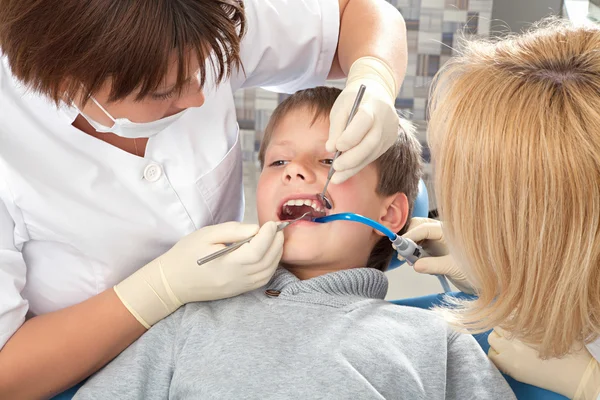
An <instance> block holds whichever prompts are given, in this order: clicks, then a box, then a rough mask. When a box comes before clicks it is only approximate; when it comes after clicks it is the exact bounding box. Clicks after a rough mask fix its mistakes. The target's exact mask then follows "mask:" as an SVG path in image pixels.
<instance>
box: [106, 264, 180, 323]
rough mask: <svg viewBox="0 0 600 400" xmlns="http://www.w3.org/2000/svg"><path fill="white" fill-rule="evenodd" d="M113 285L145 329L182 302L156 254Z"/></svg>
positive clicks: (174, 309)
mask: <svg viewBox="0 0 600 400" xmlns="http://www.w3.org/2000/svg"><path fill="white" fill-rule="evenodd" d="M113 289H114V291H115V293H116V294H117V296H118V297H119V299H120V300H121V302H122V303H123V305H124V306H125V307H126V308H127V310H129V312H130V313H131V315H133V316H134V317H135V319H137V320H138V321H139V323H140V324H142V325H143V326H144V327H145V328H146V329H150V327H151V326H152V325H154V324H156V323H157V322H158V321H160V320H161V319H163V318H165V317H166V316H168V315H170V314H172V313H173V312H175V311H176V310H177V309H178V308H179V307H181V306H182V305H183V304H182V303H181V301H179V299H177V297H176V296H175V295H174V293H173V292H172V290H171V288H170V287H169V285H168V282H167V281H166V279H165V277H164V273H163V271H162V264H161V262H160V258H158V259H156V260H154V261H152V262H150V263H149V264H147V265H146V266H144V267H143V268H140V269H139V270H138V271H136V272H135V273H133V274H132V275H131V276H130V277H128V278H126V279H125V280H124V281H123V282H121V283H119V284H117V285H116V286H115V287H114V288H113Z"/></svg>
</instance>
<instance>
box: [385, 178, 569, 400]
mask: <svg viewBox="0 0 600 400" xmlns="http://www.w3.org/2000/svg"><path fill="white" fill-rule="evenodd" d="M428 214H429V196H428V194H427V188H426V187H425V183H424V182H423V181H421V182H420V183H419V194H418V196H417V199H416V200H415V206H414V211H413V217H422V218H426V217H427V216H428ZM402 264H403V262H401V261H399V260H398V258H397V257H393V258H392V261H391V262H390V265H389V267H388V271H389V270H391V269H395V268H398V267H399V266H401V265H402ZM432 278H433V277H432ZM445 296H452V297H454V298H460V299H467V300H468V299H474V298H475V297H474V296H471V295H468V294H465V293H462V292H453V293H447V294H446V295H444V294H443V293H441V294H432V295H427V296H422V297H413V298H409V299H401V300H392V301H391V303H394V304H398V305H401V306H408V307H418V308H424V309H430V308H433V307H436V306H441V305H445V302H444V297H445ZM490 332H491V331H488V332H484V333H480V334H477V335H473V337H474V338H475V339H476V340H477V343H479V345H480V346H481V348H482V349H483V351H484V352H485V353H486V354H487V352H488V350H489V349H490V345H489V344H488V341H487V338H488V335H489V334H490ZM473 373H474V374H476V373H477V371H473ZM503 376H504V378H505V379H506V381H507V382H508V384H509V385H510V387H511V388H512V390H513V392H515V396H517V399H519V400H567V398H566V397H564V396H562V395H560V394H558V393H554V392H550V391H548V390H545V389H542V388H539V387H536V386H531V385H528V384H526V383H521V382H518V381H516V380H514V379H513V378H511V377H510V376H508V375H503Z"/></svg>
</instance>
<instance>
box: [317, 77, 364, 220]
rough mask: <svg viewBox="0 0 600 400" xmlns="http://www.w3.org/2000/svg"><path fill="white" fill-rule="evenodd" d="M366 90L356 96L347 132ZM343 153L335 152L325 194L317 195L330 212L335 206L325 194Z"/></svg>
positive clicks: (359, 91)
mask: <svg viewBox="0 0 600 400" xmlns="http://www.w3.org/2000/svg"><path fill="white" fill-rule="evenodd" d="M365 89H366V87H365V85H360V88H358V93H357V94H356V100H354V104H353V105H352V109H351V110H350V115H349V116H348V122H346V128H344V130H346V129H347V128H348V125H350V122H352V119H353V118H354V115H356V112H357V111H358V106H360V102H361V101H362V98H363V95H364V94H365ZM341 153H342V152H341V151H339V150H338V151H336V152H335V155H334V156H333V161H332V162H331V167H330V168H329V173H328V174H327V180H326V181H325V187H324V188H323V192H322V193H318V194H317V197H318V198H319V199H320V200H321V201H322V202H323V205H324V206H325V207H326V208H327V209H328V210H331V209H332V208H333V204H332V202H331V200H329V199H328V198H327V196H325V192H326V191H327V186H328V185H329V181H330V180H331V177H332V176H333V174H334V173H335V170H334V169H333V163H334V162H335V160H336V159H337V158H338V157H339V155H340V154H341Z"/></svg>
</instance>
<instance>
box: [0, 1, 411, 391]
mask: <svg viewBox="0 0 600 400" xmlns="http://www.w3.org/2000/svg"><path fill="white" fill-rule="evenodd" d="M0 51H1V53H0V398H3V399H4V398H7V399H8V398H12V399H16V398H18V399H28V398H43V397H49V396H52V395H53V394H55V393H58V392H61V391H62V390H64V389H66V388H68V387H70V386H72V385H74V384H76V383H77V382H79V381H81V380H82V379H84V378H86V377H87V376H89V375H90V374H91V373H93V372H94V371H96V370H98V369H99V368H101V367H102V366H103V365H105V364H106V363H107V362H108V361H110V360H111V359H112V358H114V357H115V356H116V355H117V354H119V353H120V352H121V351H122V350H123V349H125V348H126V347H127V346H129V344H131V343H132V342H133V341H135V340H136V339H137V338H138V337H139V336H140V335H142V334H143V333H144V332H145V330H146V329H148V328H149V327H150V326H152V325H153V324H154V323H156V322H158V321H159V320H161V319H162V318H164V317H166V316H167V315H169V314H170V313H172V312H173V311H175V310H176V309H177V308H178V307H180V306H181V305H183V304H185V303H187V302H192V301H207V300H213V299H219V298H225V297H230V296H235V295H237V294H240V293H243V292H245V291H248V290H252V289H255V288H257V287H260V286H262V285H264V284H265V283H266V282H268V280H269V279H270V277H271V275H272V274H273V272H274V270H275V268H276V266H277V263H278V261H279V258H280V257H281V252H282V242H283V236H282V235H281V234H276V233H275V225H274V223H271V224H266V225H264V226H263V227H262V228H261V229H260V230H259V228H258V226H255V225H246V224H241V223H239V222H228V221H240V220H241V218H242V212H243V192H242V190H243V186H242V158H241V149H240V140H239V133H238V126H237V123H236V114H235V111H236V107H235V102H234V98H233V92H234V91H236V90H237V89H240V88H248V87H257V86H260V87H267V88H271V89H273V90H277V91H283V92H293V91H296V90H298V89H302V88H307V87H312V86H315V85H319V84H322V83H323V82H324V81H325V79H326V78H328V77H329V78H341V77H344V76H347V77H348V81H347V84H346V88H345V89H344V91H343V93H342V95H341V96H340V97H339V99H338V101H337V103H336V105H335V107H334V109H333V110H332V112H331V127H332V128H331V133H330V140H329V142H328V143H327V147H328V149H330V150H336V149H337V150H342V151H344V154H343V155H342V156H341V157H340V158H339V159H338V160H337V161H336V164H335V168H336V169H337V171H338V172H337V173H336V176H334V180H333V182H334V183H341V182H343V181H344V180H346V179H348V178H349V177H350V176H352V175H354V174H355V173H357V172H358V171H359V170H360V169H361V168H363V167H364V166H365V165H367V164H368V163H369V162H371V161H372V160H374V159H375V158H376V157H378V156H379V155H380V154H382V153H383V152H384V151H385V150H386V149H387V148H388V147H389V146H390V145H391V144H392V143H393V142H394V140H395V137H396V132H397V125H398V117H397V115H396V112H395V109H394V100H395V97H396V94H397V92H398V91H399V88H400V84H401V82H402V80H403V77H404V73H405V67H406V58H407V56H406V32H405V25H404V21H403V19H402V16H401V15H400V13H399V12H398V11H397V10H396V9H395V8H394V7H392V6H390V5H389V4H387V3H386V2H385V1H383V0H293V1H289V0H245V1H237V0H179V1H169V0H154V1H148V0H131V1H121V0H89V1H79V0H46V1H37V0H19V1H11V0H0ZM361 84H365V85H366V86H367V88H368V90H367V93H366V95H365V97H364V99H363V101H362V105H361V108H360V110H359V112H358V114H357V115H356V116H355V118H354V120H353V123H352V125H351V126H350V127H349V128H348V129H347V130H345V131H343V128H344V124H345V121H346V119H347V116H348V114H349V112H350V108H351V106H352V103H353V101H354V97H355V94H356V92H357V90H358V87H359V86H360V85H361ZM256 232H258V235H257V237H256V238H255V239H254V240H253V241H251V242H250V243H249V244H248V245H246V246H243V247H242V248H240V249H239V250H237V251H236V252H233V253H232V254H230V255H229V256H227V257H223V258H220V259H218V260H215V261H213V262H211V263H209V264H206V265H204V266H201V267H199V266H198V265H197V264H196V260H197V259H198V258H200V257H202V256H204V255H207V254H209V253H211V252H213V251H215V250H217V249H219V248H220V247H221V246H222V244H221V243H228V242H232V241H235V240H239V239H242V238H245V237H248V236H250V235H252V234H254V233H256Z"/></svg>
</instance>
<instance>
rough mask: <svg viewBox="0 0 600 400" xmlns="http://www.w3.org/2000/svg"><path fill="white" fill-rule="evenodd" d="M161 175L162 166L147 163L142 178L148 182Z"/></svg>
mask: <svg viewBox="0 0 600 400" xmlns="http://www.w3.org/2000/svg"><path fill="white" fill-rule="evenodd" d="M161 175H162V168H161V167H160V165H158V164H148V165H147V166H146V168H144V179H146V180H147V181H148V182H156V181H157V180H159V179H160V177H161Z"/></svg>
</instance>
